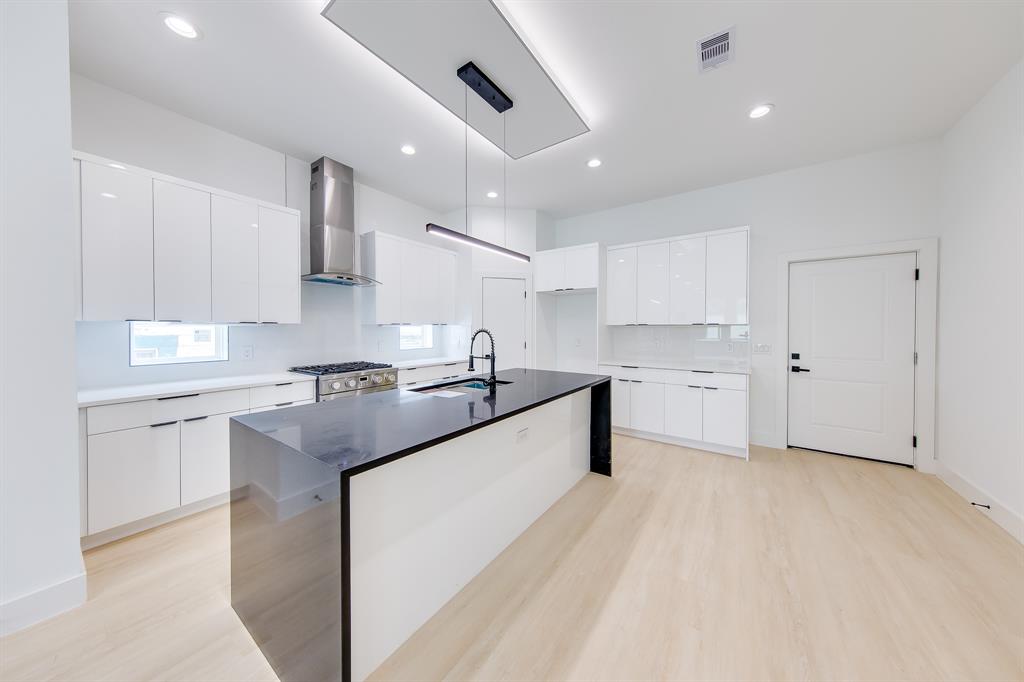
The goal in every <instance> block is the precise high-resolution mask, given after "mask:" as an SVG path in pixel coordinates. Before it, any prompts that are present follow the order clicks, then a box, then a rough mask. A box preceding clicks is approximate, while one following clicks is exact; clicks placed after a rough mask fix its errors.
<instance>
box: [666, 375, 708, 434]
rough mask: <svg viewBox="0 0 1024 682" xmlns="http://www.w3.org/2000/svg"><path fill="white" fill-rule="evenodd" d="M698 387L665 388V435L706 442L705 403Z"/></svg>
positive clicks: (677, 386)
mask: <svg viewBox="0 0 1024 682" xmlns="http://www.w3.org/2000/svg"><path fill="white" fill-rule="evenodd" d="M702 390H703V389H702V388H701V387H700V386H696V385H692V384H690V385H688V384H683V385H670V386H666V387H665V433H666V434H667V435H669V436H675V437H676V438H688V439H690V440H704V437H703V433H704V430H703V404H702V403H703V401H702V397H701V391H702Z"/></svg>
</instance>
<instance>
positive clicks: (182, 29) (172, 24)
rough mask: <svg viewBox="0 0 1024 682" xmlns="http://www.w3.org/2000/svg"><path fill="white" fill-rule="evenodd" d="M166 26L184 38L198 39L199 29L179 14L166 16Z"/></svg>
mask: <svg viewBox="0 0 1024 682" xmlns="http://www.w3.org/2000/svg"><path fill="white" fill-rule="evenodd" d="M164 26H166V27H167V28H169V29H171V30H172V31H174V32H175V33H177V34H178V35H179V36H181V37H182V38H191V39H194V38H198V37H199V29H197V28H196V27H195V26H193V25H192V24H191V23H189V22H188V21H186V20H184V19H182V18H181V17H179V16H178V15H177V14H164Z"/></svg>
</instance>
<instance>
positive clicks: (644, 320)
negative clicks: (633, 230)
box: [636, 242, 670, 324]
mask: <svg viewBox="0 0 1024 682" xmlns="http://www.w3.org/2000/svg"><path fill="white" fill-rule="evenodd" d="M668 270H669V244H668V242H663V243H661V244H645V245H644V246H639V247H637V249H636V322H637V324H668V321H669V295H670V293H669V272H668Z"/></svg>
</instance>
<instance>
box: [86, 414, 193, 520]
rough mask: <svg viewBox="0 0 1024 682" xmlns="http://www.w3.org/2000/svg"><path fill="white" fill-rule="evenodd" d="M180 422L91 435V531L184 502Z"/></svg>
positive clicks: (89, 474) (89, 470) (89, 486)
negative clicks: (180, 456)
mask: <svg viewBox="0 0 1024 682" xmlns="http://www.w3.org/2000/svg"><path fill="white" fill-rule="evenodd" d="M178 424H179V422H171V423H170V424H162V425H154V426H142V427H139V428H136V429H126V430H124V431H112V432H110V433H100V434H97V435H94V436H89V439H88V441H87V442H88V446H87V447H88V474H87V477H88V488H89V496H88V507H89V533H98V532H100V531H103V530H107V529H108V528H113V527H115V526H120V525H122V524H125V523H130V522H131V521H137V520H139V519H144V518H146V517H147V516H152V515H153V514H159V513H160V512H165V511H167V510H169V509H174V508H175V507H177V506H178V505H179V504H180V487H179V483H180V478H179V475H180V474H179V457H178V439H179V429H178Z"/></svg>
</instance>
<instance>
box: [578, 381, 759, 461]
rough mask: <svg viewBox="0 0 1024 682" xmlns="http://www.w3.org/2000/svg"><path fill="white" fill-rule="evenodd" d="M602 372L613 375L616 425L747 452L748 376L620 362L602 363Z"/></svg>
mask: <svg viewBox="0 0 1024 682" xmlns="http://www.w3.org/2000/svg"><path fill="white" fill-rule="evenodd" d="M598 371H599V373H601V374H609V375H611V377H612V389H611V390H612V426H613V427H616V428H620V429H630V430H631V431H641V432H643V433H645V434H651V435H652V436H668V437H671V438H679V439H683V440H686V441H695V442H697V443H706V444H707V446H708V449H710V450H717V451H718V452H725V453H727V454H732V455H738V456H741V457H742V456H745V454H746V450H747V431H748V428H747V377H746V376H744V375H742V374H732V373H726V372H711V371H702V370H695V371H689V370H669V369H657V368H650V367H638V366H622V365H601V366H600V367H599V369H598ZM669 442H672V441H669ZM715 446H718V447H717V448H716V447H715ZM737 450H740V451H742V452H737Z"/></svg>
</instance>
